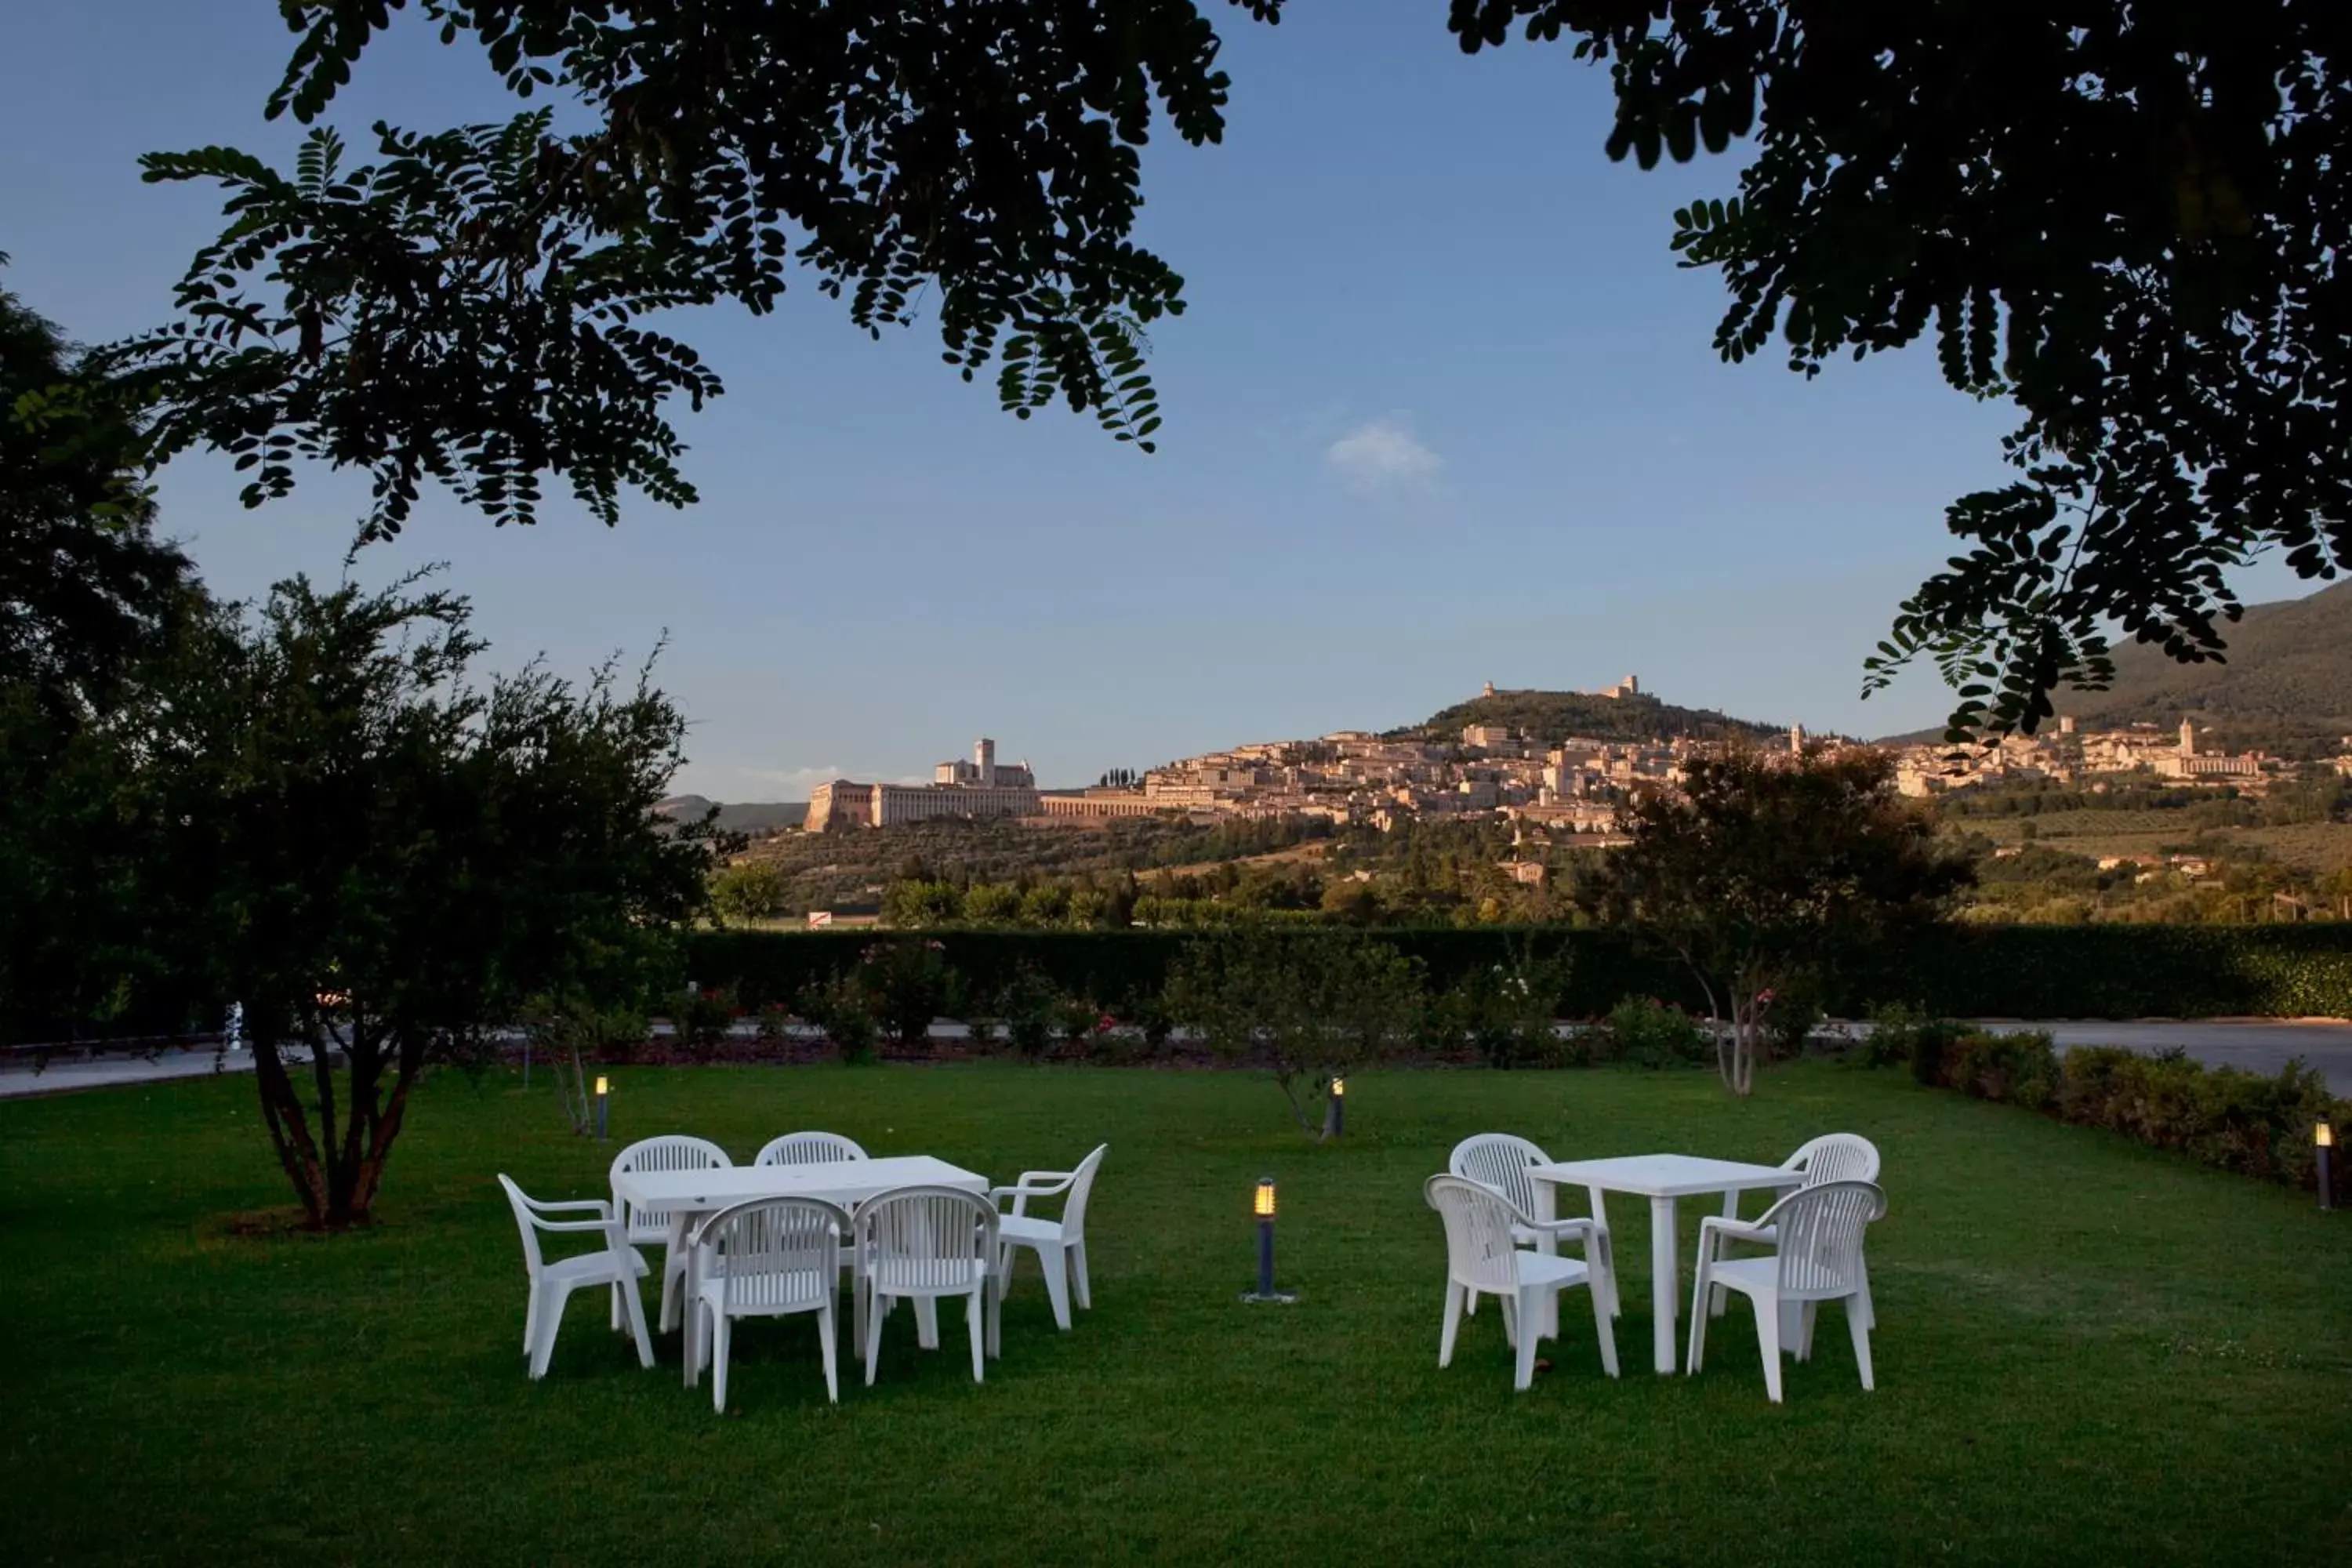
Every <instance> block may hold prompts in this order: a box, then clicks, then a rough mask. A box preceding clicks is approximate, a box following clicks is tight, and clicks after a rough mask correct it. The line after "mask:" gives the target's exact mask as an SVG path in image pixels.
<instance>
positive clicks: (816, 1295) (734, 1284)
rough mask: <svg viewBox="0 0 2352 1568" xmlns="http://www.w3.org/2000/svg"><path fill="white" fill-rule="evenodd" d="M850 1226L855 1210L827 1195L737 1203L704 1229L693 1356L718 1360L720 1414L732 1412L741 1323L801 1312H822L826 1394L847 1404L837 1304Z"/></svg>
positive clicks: (715, 1378) (700, 1231) (698, 1241)
mask: <svg viewBox="0 0 2352 1568" xmlns="http://www.w3.org/2000/svg"><path fill="white" fill-rule="evenodd" d="M849 1229H850V1219H849V1211H847V1210H846V1209H844V1208H842V1207H840V1206H839V1205H835V1204H829V1203H826V1202H825V1201H824V1199H822V1198H761V1199H759V1200H756V1201H754V1202H751V1203H747V1204H737V1205H735V1206H734V1207H733V1208H730V1209H721V1210H720V1211H719V1213H717V1214H715V1215H711V1216H710V1217H709V1219H707V1220H705V1221H703V1222H702V1224H701V1225H700V1226H698V1227H697V1229H696V1231H695V1233H694V1244H695V1246H696V1247H699V1248H700V1249H701V1252H702V1257H701V1260H700V1263H699V1265H698V1268H697V1269H696V1278H697V1279H698V1280H699V1281H700V1285H699V1288H698V1291H697V1300H695V1302H694V1310H695V1312H696V1313H697V1314H698V1317H697V1319H696V1329H697V1332H696V1334H695V1335H694V1339H695V1342H696V1349H695V1350H694V1352H692V1353H691V1357H690V1359H691V1360H692V1361H695V1362H699V1361H701V1360H702V1359H703V1358H704V1357H706V1356H707V1357H709V1359H710V1363H711V1373H710V1407H711V1408H712V1409H713V1410H719V1411H724V1410H725V1409H726V1408H727V1352H728V1347H729V1345H730V1342H732V1340H733V1338H734V1330H733V1327H732V1325H733V1323H734V1321H735V1320H736V1319H737V1318H751V1317H771V1318H772V1317H782V1316H784V1315H786V1314H788V1313H793V1312H814V1313H815V1314H816V1323H817V1348H818V1352H819V1353H820V1354H821V1355H822V1356H823V1357H824V1394H825V1397H826V1398H827V1399H829V1400H831V1401H833V1402H834V1403H835V1404H839V1403H840V1401H841V1382H840V1375H839V1373H838V1372H837V1371H836V1368H835V1343H834V1341H835V1316H834V1300H835V1297H836V1296H837V1295H839V1293H840V1286H839V1281H840V1278H841V1247H842V1242H843V1239H844V1238H845V1237H847V1236H848V1234H849Z"/></svg>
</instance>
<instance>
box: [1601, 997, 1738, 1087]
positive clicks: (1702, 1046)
mask: <svg viewBox="0 0 2352 1568" xmlns="http://www.w3.org/2000/svg"><path fill="white" fill-rule="evenodd" d="M1609 1042H1610V1045H1609V1055H1610V1056H1611V1057H1612V1058H1614V1059H1616V1060H1621V1061H1627V1062H1631V1063H1633V1065H1634V1066H1635V1067H1641V1068H1653V1069H1657V1068H1677V1067H1704V1066H1706V1064H1707V1063H1709V1062H1712V1061H1713V1060H1714V1059H1715V1040H1714V1037H1712V1036H1711V1035H1709V1034H1708V1032H1707V1030H1706V1026H1704V1025H1702V1024H1701V1023H1700V1022H1699V1021H1698V1020H1697V1019H1696V1018H1694V1017H1692V1016H1690V1015H1689V1014H1688V1013H1685V1012H1684V1011H1683V1010H1682V1009H1681V1008H1680V1007H1677V1006H1675V1005H1674V1004H1672V1003H1670V1002H1661V1001H1659V1000H1657V999H1656V998H1655V997H1649V996H1628V997H1626V998H1625V999H1624V1000H1622V1001H1621V1002H1619V1003H1618V1004H1617V1005H1616V1006H1614V1007H1612V1008H1611V1009H1610V1010H1609Z"/></svg>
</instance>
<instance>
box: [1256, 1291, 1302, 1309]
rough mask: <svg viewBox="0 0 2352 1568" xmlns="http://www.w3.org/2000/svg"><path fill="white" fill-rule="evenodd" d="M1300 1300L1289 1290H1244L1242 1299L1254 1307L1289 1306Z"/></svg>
mask: <svg viewBox="0 0 2352 1568" xmlns="http://www.w3.org/2000/svg"><path fill="white" fill-rule="evenodd" d="M1242 1300H1243V1302H1244V1304H1245V1305H1249V1306H1254V1307H1287V1306H1289V1305H1291V1304H1292V1303H1293V1302H1295V1301H1297V1300H1298V1298H1297V1295H1296V1294H1294V1293H1292V1292H1291V1291H1288V1290H1244V1291H1243V1292H1242Z"/></svg>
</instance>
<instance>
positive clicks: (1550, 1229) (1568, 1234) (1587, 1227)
mask: <svg viewBox="0 0 2352 1568" xmlns="http://www.w3.org/2000/svg"><path fill="white" fill-rule="evenodd" d="M1517 1223H1518V1224H1520V1225H1523V1226H1527V1228H1528V1229H1529V1230H1532V1231H1538V1232H1541V1233H1542V1234H1543V1235H1546V1236H1549V1237H1554V1238H1556V1239H1559V1240H1562V1241H1567V1240H1573V1239H1575V1238H1577V1237H1583V1238H1584V1239H1586V1240H1588V1241H1589V1240H1591V1239H1592V1238H1593V1237H1595V1236H1597V1235H1598V1234H1599V1233H1600V1227H1599V1226H1595V1225H1594V1224H1593V1223H1592V1221H1591V1218H1589V1217H1588V1216H1586V1215H1578V1216H1577V1217H1575V1218H1574V1219H1530V1218H1528V1217H1527V1216H1526V1215H1521V1216H1520V1217H1519V1219H1518V1221H1517Z"/></svg>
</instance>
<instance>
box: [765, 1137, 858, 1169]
mask: <svg viewBox="0 0 2352 1568" xmlns="http://www.w3.org/2000/svg"><path fill="white" fill-rule="evenodd" d="M865 1158H866V1151H865V1150H863V1149H861V1148H859V1147H858V1146H857V1143H856V1140H854V1139H849V1138H844V1137H843V1136H842V1135H841V1134H840V1133H838V1132H787V1133H785V1134H784V1135H783V1136H782V1137H781V1138H771V1139H769V1140H768V1142H767V1143H766V1144H765V1145H764V1146H763V1147H762V1148H761V1150H760V1152H759V1156H758V1157H757V1158H756V1159H754V1160H753V1161H752V1162H751V1163H753V1164H754V1165H829V1164H833V1163H836V1162H838V1161H842V1160H863V1159H865Z"/></svg>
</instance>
